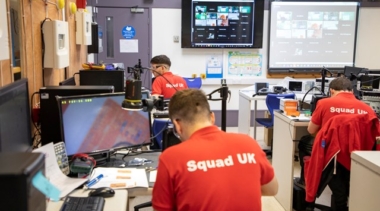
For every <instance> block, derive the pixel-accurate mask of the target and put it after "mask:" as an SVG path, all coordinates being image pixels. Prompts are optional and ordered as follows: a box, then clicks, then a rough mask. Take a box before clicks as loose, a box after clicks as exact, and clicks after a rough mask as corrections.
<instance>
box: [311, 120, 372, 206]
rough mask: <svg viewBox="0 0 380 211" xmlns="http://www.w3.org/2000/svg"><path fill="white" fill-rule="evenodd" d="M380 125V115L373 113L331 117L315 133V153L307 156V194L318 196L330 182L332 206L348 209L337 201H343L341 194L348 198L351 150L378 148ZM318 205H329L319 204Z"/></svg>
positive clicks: (313, 196)
mask: <svg viewBox="0 0 380 211" xmlns="http://www.w3.org/2000/svg"><path fill="white" fill-rule="evenodd" d="M378 126H379V121H378V119H377V116H375V115H372V114H371V115H369V114H350V115H337V116H335V117H332V118H331V119H329V120H328V121H327V123H326V124H325V125H323V126H322V128H321V130H320V131H319V132H318V134H317V136H316V137H315V141H314V144H313V150H312V153H311V156H310V157H309V158H308V159H306V160H305V168H304V171H305V180H306V198H308V199H309V200H310V199H314V200H315V198H317V197H319V196H320V195H321V194H322V192H323V191H324V189H325V188H326V186H327V185H329V187H330V189H331V191H332V193H333V196H332V201H331V207H330V208H329V209H330V210H339V211H340V210H344V209H346V208H341V207H342V205H339V204H337V202H339V201H342V200H339V197H340V198H341V199H342V198H343V201H344V200H345V199H347V200H348V196H349V178H350V169H351V159H350V158H351V152H352V151H355V150H373V149H375V148H378V147H379V145H377V144H376V137H377V136H379V131H378ZM342 192H343V194H338V193H342ZM343 205H344V206H346V205H345V204H343ZM339 206H340V207H339ZM315 207H316V208H319V209H326V206H324V205H319V204H316V205H315Z"/></svg>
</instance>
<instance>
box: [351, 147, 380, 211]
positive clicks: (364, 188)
mask: <svg viewBox="0 0 380 211" xmlns="http://www.w3.org/2000/svg"><path fill="white" fill-rule="evenodd" d="M379 196H380V152H379V151H355V152H353V153H351V177H350V197H349V206H350V210H379Z"/></svg>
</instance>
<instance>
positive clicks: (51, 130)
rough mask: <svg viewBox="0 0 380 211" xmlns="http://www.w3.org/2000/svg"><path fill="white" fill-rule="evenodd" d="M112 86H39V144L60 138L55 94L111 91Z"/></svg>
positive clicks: (67, 94) (54, 141)
mask: <svg viewBox="0 0 380 211" xmlns="http://www.w3.org/2000/svg"><path fill="white" fill-rule="evenodd" d="M113 89H114V88H113V86H47V87H41V88H40V120H39V121H40V124H41V144H42V145H45V144H48V143H50V142H53V143H58V142H60V141H62V139H61V127H60V125H59V113H58V105H57V99H56V97H55V96H72V95H85V94H98V93H112V92H113Z"/></svg>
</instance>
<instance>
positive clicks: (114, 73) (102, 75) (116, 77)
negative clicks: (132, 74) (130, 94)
mask: <svg viewBox="0 0 380 211" xmlns="http://www.w3.org/2000/svg"><path fill="white" fill-rule="evenodd" d="M79 85H81V86H82V85H108V86H113V87H114V88H115V92H124V71H123V70H80V71H79Z"/></svg>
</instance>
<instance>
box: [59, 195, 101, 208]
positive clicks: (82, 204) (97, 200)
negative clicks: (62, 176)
mask: <svg viewBox="0 0 380 211" xmlns="http://www.w3.org/2000/svg"><path fill="white" fill-rule="evenodd" d="M104 203H105V200H104V198H103V197H98V196H97V197H73V196H68V197H66V199H65V201H64V202H63V204H62V207H61V209H60V211H102V210H103V208H104Z"/></svg>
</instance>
